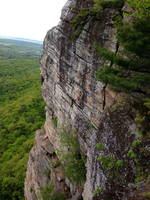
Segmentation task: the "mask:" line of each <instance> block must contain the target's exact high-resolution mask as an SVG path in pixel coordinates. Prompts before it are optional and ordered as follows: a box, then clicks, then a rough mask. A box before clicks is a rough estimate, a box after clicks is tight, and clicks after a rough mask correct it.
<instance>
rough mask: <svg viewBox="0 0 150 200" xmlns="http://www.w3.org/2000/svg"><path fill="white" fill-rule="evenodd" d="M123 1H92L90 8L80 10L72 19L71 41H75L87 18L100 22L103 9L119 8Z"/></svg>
mask: <svg viewBox="0 0 150 200" xmlns="http://www.w3.org/2000/svg"><path fill="white" fill-rule="evenodd" d="M123 2H124V0H92V1H91V3H92V4H93V6H92V7H90V8H89V7H87V8H80V10H79V13H78V14H77V15H76V16H75V17H74V18H73V19H72V22H71V24H72V28H73V39H77V38H78V37H79V35H80V33H81V32H82V30H83V27H84V25H85V24H86V23H87V22H88V21H89V17H93V18H94V19H95V20H98V21H100V20H101V18H102V12H103V10H104V9H105V8H121V7H122V5H123Z"/></svg>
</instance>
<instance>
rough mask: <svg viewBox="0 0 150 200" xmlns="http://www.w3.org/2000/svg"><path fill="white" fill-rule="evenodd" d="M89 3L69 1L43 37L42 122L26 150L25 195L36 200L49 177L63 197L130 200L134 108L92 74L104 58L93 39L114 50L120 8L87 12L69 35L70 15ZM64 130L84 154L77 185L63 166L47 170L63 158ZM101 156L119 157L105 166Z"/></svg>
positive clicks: (110, 160) (107, 157)
mask: <svg viewBox="0 0 150 200" xmlns="http://www.w3.org/2000/svg"><path fill="white" fill-rule="evenodd" d="M90 6H91V4H90V1H83V0H78V1H77V0H68V2H67V3H66V5H65V6H64V8H63V9H62V15H61V21H60V23H59V24H58V26H56V27H54V28H52V29H51V30H50V31H48V33H47V35H46V37H45V41H44V49H43V55H42V58H41V75H42V79H43V83H42V92H43V97H44V100H45V102H46V122H45V126H44V131H41V132H38V133H37V136H36V143H35V145H34V147H33V149H32V150H31V152H30V158H29V163H28V171H27V176H26V181H25V197H26V200H38V199H39V196H38V193H39V192H40V189H41V187H44V186H46V185H47V184H48V183H49V182H51V181H52V182H53V184H54V185H55V186H54V187H57V188H56V189H57V190H60V191H62V192H63V190H64V193H65V194H66V199H74V200H77V199H84V200H93V199H104V200H108V199H109V200H127V199H128V194H129V191H130V189H131V188H130V184H129V183H130V182H131V183H132V181H133V178H134V170H133V167H134V163H133V162H132V161H130V160H129V159H128V158H127V153H128V151H129V150H130V148H131V144H132V142H133V140H134V139H135V138H136V134H135V133H136V125H135V122H134V112H133V111H132V109H131V108H130V106H128V105H127V104H125V103H122V104H121V106H120V104H119V103H118V104H117V102H118V101H119V99H120V95H118V94H116V93H114V92H112V91H111V90H110V89H109V88H108V87H107V86H106V85H104V84H102V83H101V82H99V81H97V80H96V78H95V73H96V71H97V69H98V67H100V66H102V65H103V62H104V61H103V59H102V58H100V57H98V56H97V54H96V50H95V42H96V43H97V44H101V45H102V46H103V47H106V48H108V49H110V50H112V51H114V52H117V50H118V46H117V41H116V36H115V33H116V29H115V26H114V24H113V19H114V17H115V16H116V13H117V12H118V10H117V9H105V10H104V11H103V18H102V20H101V22H98V21H95V20H94V19H93V18H92V17H89V19H88V22H87V23H86V24H85V25H84V27H83V30H82V32H81V34H80V35H79V37H78V38H77V39H76V40H73V39H72V34H73V33H72V26H71V20H72V19H73V17H74V16H75V15H76V14H77V12H78V10H79V8H81V7H90ZM114 104H115V106H112V105H114ZM64 129H65V130H67V132H71V130H75V132H76V134H77V138H78V142H79V145H80V151H81V154H83V155H84V156H85V158H86V161H85V166H86V180H85V182H84V183H82V184H81V185H80V186H79V185H77V184H75V183H72V182H71V181H70V180H69V178H66V177H65V176H64V174H63V166H62V170H60V171H61V175H60V177H59V176H57V178H56V179H53V178H52V176H50V172H49V173H48V174H47V173H45V171H51V173H53V171H54V169H53V167H52V166H51V164H50V163H52V158H53V156H54V155H55V156H56V157H57V159H58V160H59V159H60V160H61V155H60V154H59V153H57V152H59V150H60V149H61V141H60V132H61V130H64ZM98 146H101V148H100V147H98ZM102 158H104V159H105V160H107V161H108V162H110V163H116V162H117V163H118V166H116V168H115V167H114V166H112V167H111V166H110V167H108V168H105V166H104V165H103V162H102ZM100 160H101V162H100ZM124 162H126V163H127V164H126V165H125V166H126V167H123V165H124ZM119 163H120V164H119ZM78 173H80V171H79V172H78ZM118 173H120V174H118ZM55 174H57V173H55ZM56 185H57V186H56ZM43 200H44V199H43Z"/></svg>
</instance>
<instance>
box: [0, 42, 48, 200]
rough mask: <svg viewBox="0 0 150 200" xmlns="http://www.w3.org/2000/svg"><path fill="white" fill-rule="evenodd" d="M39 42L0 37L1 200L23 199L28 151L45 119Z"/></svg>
mask: <svg viewBox="0 0 150 200" xmlns="http://www.w3.org/2000/svg"><path fill="white" fill-rule="evenodd" d="M41 47H42V45H40V44H34V43H30V42H23V41H15V40H6V39H5V40H4V39H1V40H0V199H1V200H23V199H24V192H23V190H24V178H25V172H26V166H27V161H28V153H29V151H30V149H31V147H32V145H33V141H34V136H35V131H36V130H37V129H39V128H41V126H42V125H43V122H44V116H45V113H44V102H43V100H42V97H41V90H40V75H39V74H40V69H39V55H40V53H41Z"/></svg>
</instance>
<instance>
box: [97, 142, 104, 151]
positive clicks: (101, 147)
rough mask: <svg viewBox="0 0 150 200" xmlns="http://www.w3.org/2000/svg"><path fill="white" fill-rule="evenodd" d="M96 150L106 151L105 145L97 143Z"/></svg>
mask: <svg viewBox="0 0 150 200" xmlns="http://www.w3.org/2000/svg"><path fill="white" fill-rule="evenodd" d="M96 148H97V149H98V150H99V151H103V150H104V149H105V147H104V145H103V144H102V143H97V144H96Z"/></svg>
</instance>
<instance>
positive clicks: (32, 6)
mask: <svg viewBox="0 0 150 200" xmlns="http://www.w3.org/2000/svg"><path fill="white" fill-rule="evenodd" d="M66 2H67V0H0V6H1V10H0V36H13V37H23V38H28V39H35V40H43V39H44V37H45V35H46V32H47V31H48V30H49V29H50V28H52V27H53V26H56V25H57V24H58V22H59V18H60V14H61V9H62V7H63V6H64V4H65V3H66Z"/></svg>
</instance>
